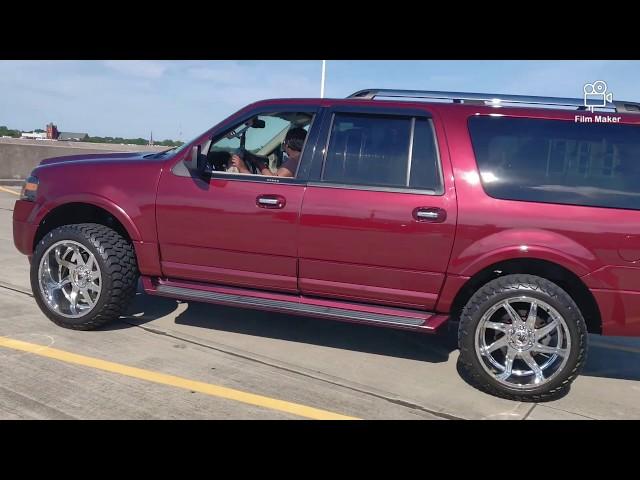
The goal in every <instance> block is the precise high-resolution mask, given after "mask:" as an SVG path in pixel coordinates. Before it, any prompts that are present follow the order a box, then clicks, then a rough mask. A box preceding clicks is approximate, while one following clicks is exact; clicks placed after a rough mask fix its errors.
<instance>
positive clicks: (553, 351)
mask: <svg viewBox="0 0 640 480" xmlns="http://www.w3.org/2000/svg"><path fill="white" fill-rule="evenodd" d="M531 351H532V352H536V353H548V354H549V355H558V356H560V357H563V358H564V357H566V356H567V354H568V352H567V349H566V348H560V347H550V346H549V345H541V344H539V343H537V344H536V345H534V346H533V347H531Z"/></svg>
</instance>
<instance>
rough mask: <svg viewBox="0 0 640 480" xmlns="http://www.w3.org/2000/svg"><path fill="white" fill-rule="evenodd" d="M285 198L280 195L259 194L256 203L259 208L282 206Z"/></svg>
mask: <svg viewBox="0 0 640 480" xmlns="http://www.w3.org/2000/svg"><path fill="white" fill-rule="evenodd" d="M286 204H287V200H286V199H285V198H284V197H283V196H282V195H259V196H258V197H257V198H256V205H257V206H259V207H260V208H284V206H285V205H286Z"/></svg>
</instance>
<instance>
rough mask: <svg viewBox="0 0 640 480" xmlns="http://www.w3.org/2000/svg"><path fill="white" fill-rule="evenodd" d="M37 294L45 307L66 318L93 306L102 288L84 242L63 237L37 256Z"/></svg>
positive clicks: (99, 277)
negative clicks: (38, 289)
mask: <svg viewBox="0 0 640 480" xmlns="http://www.w3.org/2000/svg"><path fill="white" fill-rule="evenodd" d="M38 279H39V283H40V293H41V295H42V298H43V299H44V301H45V302H46V304H47V306H48V308H50V309H51V310H52V311H53V312H55V313H57V314H58V315H62V316H63V317H67V318H80V317H83V316H85V315H87V314H88V313H89V312H91V310H93V308H94V307H95V306H96V303H97V302H98V300H99V298H100V293H101V291H102V274H101V272H100V265H99V264H98V261H97V260H96V258H95V256H94V255H93V253H91V252H90V251H89V250H88V249H87V248H86V247H85V246H84V245H82V244H81V243H78V242H75V241H72V240H62V241H59V242H56V243H54V244H53V245H51V246H50V247H49V248H48V249H47V250H46V251H45V253H44V255H43V256H42V258H41V259H40V265H39V268H38Z"/></svg>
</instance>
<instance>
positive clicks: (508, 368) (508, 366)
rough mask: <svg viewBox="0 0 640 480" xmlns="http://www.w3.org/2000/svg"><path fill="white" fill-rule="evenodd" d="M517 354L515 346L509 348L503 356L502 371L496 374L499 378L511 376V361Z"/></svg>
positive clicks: (504, 378) (503, 378)
mask: <svg viewBox="0 0 640 480" xmlns="http://www.w3.org/2000/svg"><path fill="white" fill-rule="evenodd" d="M517 356H518V351H517V350H516V349H515V348H509V350H507V355H506V357H505V364H504V372H502V373H501V374H500V375H498V376H497V378H498V379H499V380H506V379H507V378H509V377H510V376H511V371H512V370H513V361H514V360H515V359H516V357H517Z"/></svg>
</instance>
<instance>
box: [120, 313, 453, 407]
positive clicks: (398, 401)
mask: <svg viewBox="0 0 640 480" xmlns="http://www.w3.org/2000/svg"><path fill="white" fill-rule="evenodd" d="M120 321H122V322H124V323H126V324H127V325H131V326H132V327H138V328H140V329H142V330H144V331H146V332H149V333H153V334H156V335H163V336H166V337H170V338H173V339H176V340H180V341H182V342H187V343H190V344H192V345H198V346H199V347H203V348H208V349H210V350H215V351H217V352H220V353H224V354H226V355H231V356H234V357H237V358H241V359H243V360H248V361H250V362H254V363H258V364H260V365H265V366H268V367H270V368H275V369H278V370H282V371H285V372H289V373H293V374H295V375H300V376H303V377H307V378H312V379H314V380H317V381H320V382H324V383H327V384H329V385H334V386H337V387H340V388H345V389H347V390H351V391H353V392H358V393H361V394H364V395H368V396H371V397H375V398H378V399H380V400H384V401H386V402H389V403H392V404H394V405H399V406H401V407H405V408H409V409H411V410H418V411H421V412H425V413H428V414H430V415H433V416H435V417H439V418H442V419H446V420H465V418H463V417H457V416H455V415H451V414H448V413H443V412H439V411H436V410H432V409H429V408H427V407H423V406H422V405H418V404H416V403H413V402H409V401H406V400H401V399H398V398H392V397H388V396H385V395H382V394H379V393H375V392H371V391H368V390H364V389H360V388H357V387H354V386H351V385H345V384H343V383H340V382H334V381H331V380H328V379H326V378H322V377H319V376H316V375H312V374H310V373H307V372H302V371H300V370H296V369H294V368H288V367H285V366H282V365H277V364H275V363H270V362H267V361H264V360H259V359H257V358H254V357H251V356H248V355H243V354H241V353H237V352H232V351H230V350H225V349H223V348H219V347H214V346H212V345H207V344H206V343H200V342H197V341H195V340H191V339H189V338H184V337H180V336H178V335H174V334H171V333H169V332H166V331H162V330H157V329H155V328H149V327H145V326H143V325H140V324H137V323H132V322H129V321H127V320H125V319H122V318H121V319H120Z"/></svg>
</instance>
